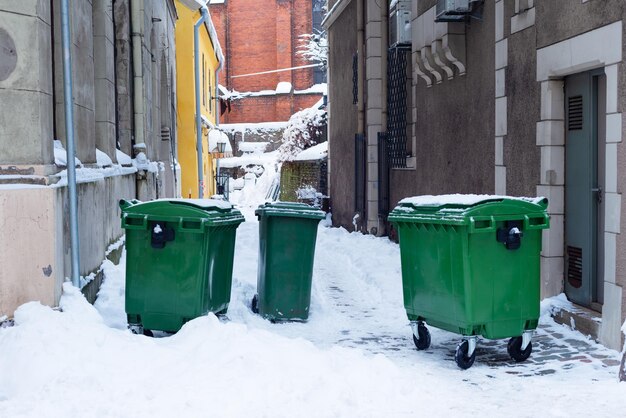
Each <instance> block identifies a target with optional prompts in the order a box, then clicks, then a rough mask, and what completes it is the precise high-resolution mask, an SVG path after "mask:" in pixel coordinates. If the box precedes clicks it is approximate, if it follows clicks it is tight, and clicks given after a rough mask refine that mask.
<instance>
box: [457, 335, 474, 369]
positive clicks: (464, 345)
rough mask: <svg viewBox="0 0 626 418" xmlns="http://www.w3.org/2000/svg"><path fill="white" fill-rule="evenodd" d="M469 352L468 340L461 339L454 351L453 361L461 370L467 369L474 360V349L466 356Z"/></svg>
mask: <svg viewBox="0 0 626 418" xmlns="http://www.w3.org/2000/svg"><path fill="white" fill-rule="evenodd" d="M468 352H469V341H468V340H463V341H461V342H460V343H459V345H458V346H457V347H456V353H454V361H455V362H456V365H457V366H459V367H460V368H461V369H463V370H467V369H469V368H470V367H472V365H473V364H474V360H476V350H474V352H473V353H472V355H471V356H468V355H467V353H468Z"/></svg>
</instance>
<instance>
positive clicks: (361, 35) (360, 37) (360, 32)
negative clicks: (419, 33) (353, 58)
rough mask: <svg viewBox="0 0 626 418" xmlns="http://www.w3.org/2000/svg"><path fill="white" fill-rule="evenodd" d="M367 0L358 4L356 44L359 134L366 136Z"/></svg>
mask: <svg viewBox="0 0 626 418" xmlns="http://www.w3.org/2000/svg"><path fill="white" fill-rule="evenodd" d="M364 2H365V0H357V2H356V30H357V32H356V43H357V133H359V134H365V103H364V97H365V95H364V92H363V88H364V85H365V83H364V80H363V79H364V76H365V74H364V69H365V48H364V45H365V24H364V16H363V13H364V9H365V8H364V4H363V3H364Z"/></svg>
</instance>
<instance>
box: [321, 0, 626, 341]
mask: <svg viewBox="0 0 626 418" xmlns="http://www.w3.org/2000/svg"><path fill="white" fill-rule="evenodd" d="M389 3H390V2H387V4H389ZM393 3H396V2H395V1H394V2H393ZM381 4H383V5H384V4H385V2H376V1H373V0H330V1H329V5H328V7H329V13H328V16H327V18H326V20H325V22H324V26H325V27H326V28H327V29H328V32H329V48H330V51H329V141H330V142H329V172H330V177H329V179H330V180H329V184H330V195H331V205H332V209H333V221H334V222H335V223H336V224H338V225H343V226H345V227H347V228H350V229H353V227H352V223H353V219H354V217H355V213H357V212H359V213H358V214H359V217H358V218H357V219H358V220H359V223H358V228H359V229H360V230H362V231H364V232H365V231H366V232H369V233H376V234H383V233H388V232H390V231H389V225H388V224H387V222H386V213H387V211H388V210H389V208H393V206H394V205H395V204H396V203H397V202H398V201H399V200H400V199H402V198H403V197H406V196H413V195H423V194H444V193H485V194H507V195H514V196H536V195H543V196H546V197H547V198H548V199H549V201H550V205H549V208H548V210H549V213H550V216H551V228H550V230H548V231H546V232H545V233H544V235H543V250H542V254H541V286H542V296H543V297H547V296H553V295H556V294H559V293H561V292H564V293H565V294H566V295H567V297H568V298H569V299H570V301H572V302H574V306H575V308H574V309H573V310H574V311H576V312H578V313H579V314H580V315H579V316H577V317H576V323H577V326H578V324H583V323H588V324H591V325H589V328H590V331H589V333H590V334H591V335H593V336H594V337H595V338H596V339H598V340H599V341H601V342H602V343H603V344H605V345H607V346H609V347H612V348H621V346H622V339H623V336H622V333H621V332H620V326H621V324H622V323H623V322H624V319H625V318H626V309H624V308H625V307H626V306H625V304H626V294H624V292H623V291H622V289H623V287H624V286H625V285H626V259H625V258H624V256H623V255H624V254H626V238H625V237H626V235H624V234H622V231H623V228H624V224H623V223H622V222H621V221H622V219H625V218H624V217H625V216H626V213H625V209H624V205H622V201H621V197H622V193H623V187H624V182H625V180H626V163H625V162H626V149H625V148H624V146H623V142H622V136H623V134H624V132H625V127H624V121H623V118H622V112H623V109H624V107H625V106H626V90H625V86H626V78H625V77H624V57H625V51H626V49H625V48H626V36H625V33H626V27H625V20H626V6H625V4H624V2H623V1H620V0H607V1H600V0H566V1H558V2H549V1H537V0H534V1H533V0H510V1H509V0H485V1H484V2H475V4H477V5H478V6H479V7H478V8H477V9H476V10H475V12H476V16H474V17H480V18H479V19H475V18H471V17H469V18H468V19H467V20H465V19H463V20H461V21H460V22H456V23H455V22H441V21H436V14H437V9H436V7H437V1H436V0H416V1H410V2H406V3H405V4H407V5H408V7H409V8H410V15H409V16H410V34H409V39H410V42H409V43H407V44H404V45H401V46H400V47H393V40H392V39H390V38H389V36H388V35H387V33H389V32H387V31H386V28H387V27H388V25H389V26H390V22H391V21H390V20H388V17H386V16H388V15H389V10H388V9H386V8H384V9H383V10H381V7H380V5H381ZM385 9H386V10H385ZM478 14H480V16H478ZM358 53H360V54H361V56H360V57H359V56H358ZM403 85H404V86H405V87H404V88H400V87H399V86H403ZM399 91H400V92H401V93H402V94H399V93H398V92H399ZM398 108H400V109H403V110H402V111H398ZM394 112H395V113H394ZM403 112H404V113H403ZM403 132H406V134H403ZM356 134H359V135H360V137H359V138H360V139H358V138H357V136H359V135H356ZM379 138H381V139H380V140H379ZM359 141H360V144H361V145H360V147H359V146H355V143H358V142H359ZM383 141H384V142H383ZM381 143H384V144H386V145H387V148H383V147H382V146H381ZM389 147H391V148H389ZM360 150H362V151H360ZM359 153H361V154H359ZM360 190H362V193H359V191H360ZM357 203H358V205H357ZM357 209H358V210H357Z"/></svg>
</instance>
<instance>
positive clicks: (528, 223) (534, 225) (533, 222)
mask: <svg viewBox="0 0 626 418" xmlns="http://www.w3.org/2000/svg"><path fill="white" fill-rule="evenodd" d="M549 221H550V215H548V214H547V213H541V214H539V215H538V216H536V215H530V216H529V215H524V229H546V228H548V223H549Z"/></svg>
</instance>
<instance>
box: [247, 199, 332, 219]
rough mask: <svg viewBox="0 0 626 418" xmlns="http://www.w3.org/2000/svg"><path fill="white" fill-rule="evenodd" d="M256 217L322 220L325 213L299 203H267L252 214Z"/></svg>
mask: <svg viewBox="0 0 626 418" xmlns="http://www.w3.org/2000/svg"><path fill="white" fill-rule="evenodd" d="M254 213H255V214H256V215H257V216H261V215H265V216H291V217H296V218H310V219H324V218H325V217H326V213H325V212H324V211H322V210H319V209H316V208H315V207H313V206H311V205H307V204H306V203H299V202H267V203H265V204H264V205H261V206H259V207H258V208H257V210H256V211H255V212H254Z"/></svg>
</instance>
